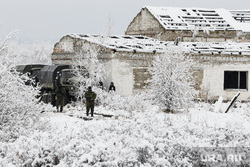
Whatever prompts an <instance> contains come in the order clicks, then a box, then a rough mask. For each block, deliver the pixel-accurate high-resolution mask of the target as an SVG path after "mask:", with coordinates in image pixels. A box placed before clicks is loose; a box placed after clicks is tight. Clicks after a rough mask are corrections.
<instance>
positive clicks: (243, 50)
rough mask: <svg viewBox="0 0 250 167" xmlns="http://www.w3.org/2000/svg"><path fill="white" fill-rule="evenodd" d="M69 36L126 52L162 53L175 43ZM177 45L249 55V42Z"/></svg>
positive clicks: (194, 50) (192, 49) (189, 50)
mask: <svg viewBox="0 0 250 167" xmlns="http://www.w3.org/2000/svg"><path fill="white" fill-rule="evenodd" d="M69 36H70V37H72V38H77V39H82V40H84V41H88V42H90V43H95V44H97V45H100V46H103V47H105V48H109V49H112V50H116V51H128V52H134V51H136V52H157V53H162V52H164V51H165V50H166V49H167V46H169V45H176V44H177V43H176V41H172V42H166V41H160V40H157V39H153V38H149V37H146V36H128V35H121V36H118V35H116V36H115V35H113V36H101V35H86V34H70V35H69ZM178 45H179V46H180V47H182V49H183V50H184V51H185V52H186V53H201V54H202V53H203V54H231V55H250V43H238V42H179V43H178Z"/></svg>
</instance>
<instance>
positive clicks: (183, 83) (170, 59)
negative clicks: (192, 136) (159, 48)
mask: <svg viewBox="0 0 250 167" xmlns="http://www.w3.org/2000/svg"><path fill="white" fill-rule="evenodd" d="M193 65H194V62H193V60H192V59H190V58H189V57H188V56H186V55H184V53H183V52H182V49H181V48H180V47H178V46H170V47H168V48H167V50H166V52H165V53H164V54H160V55H157V56H156V57H155V60H154V61H153V64H152V67H151V68H150V69H149V72H150V74H151V75H152V79H151V80H150V85H149V87H148V88H149V92H148V94H149V97H150V98H151V99H152V101H153V102H154V103H155V104H157V105H159V106H160V107H161V108H162V109H164V110H166V111H173V110H178V109H187V108H188V106H189V105H190V104H191V102H192V100H193V98H194V95H195V90H194V87H193V86H192V85H193V76H192V66H193Z"/></svg>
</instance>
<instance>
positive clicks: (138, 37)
mask: <svg viewBox="0 0 250 167" xmlns="http://www.w3.org/2000/svg"><path fill="white" fill-rule="evenodd" d="M135 38H137V39H146V38H145V37H140V36H137V37H135Z"/></svg>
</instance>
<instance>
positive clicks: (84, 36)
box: [79, 35, 89, 37]
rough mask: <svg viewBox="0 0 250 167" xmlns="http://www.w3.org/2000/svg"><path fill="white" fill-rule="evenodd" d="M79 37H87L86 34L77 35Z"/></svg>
mask: <svg viewBox="0 0 250 167" xmlns="http://www.w3.org/2000/svg"><path fill="white" fill-rule="evenodd" d="M79 36H80V37H89V36H88V35H79Z"/></svg>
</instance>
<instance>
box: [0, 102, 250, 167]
mask: <svg viewBox="0 0 250 167" xmlns="http://www.w3.org/2000/svg"><path fill="white" fill-rule="evenodd" d="M226 105H227V104H224V105H223V106H222V109H225V107H226ZM249 105H250V104H246V103H242V104H241V103H237V104H236V105H235V107H234V108H232V109H231V110H230V111H229V112H228V113H222V112H218V113H216V112H214V109H215V106H214V105H209V104H204V103H199V104H196V105H195V106H194V107H193V108H191V109H190V110H189V112H183V113H164V112H160V111H159V109H158V108H157V107H154V106H151V107H148V108H147V109H146V110H145V111H140V112H138V111H134V112H127V111H122V110H108V109H105V108H104V107H96V110H95V112H96V113H102V114H108V115H113V117H103V116H101V115H95V117H94V119H93V120H88V121H86V120H83V119H82V118H80V117H81V116H85V110H84V109H85V108H81V107H79V106H78V107H72V106H66V107H65V111H64V112H63V113H55V112H54V111H55V110H56V109H55V108H53V107H51V106H50V105H47V106H46V105H45V106H44V108H43V110H44V111H45V112H43V113H42V115H43V116H42V119H41V120H40V124H42V125H43V126H44V129H43V130H40V131H38V130H33V131H30V134H29V135H27V136H20V137H19V138H18V139H17V140H16V141H14V142H13V143H4V142H2V143H0V166H1V167H12V166H13V167H14V166H26V167H29V166H35V167H38V166H46V167H47V166H58V167H59V166H60V167H65V166H69V167H73V166H74V167H78V166H107V167H109V166H124V167H125V166H192V156H191V154H190V148H191V149H192V148H195V147H248V146H249V145H250V140H249V138H250V134H249V129H250V119H249V118H250V111H249V107H250V106H249ZM69 115H70V116H69Z"/></svg>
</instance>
